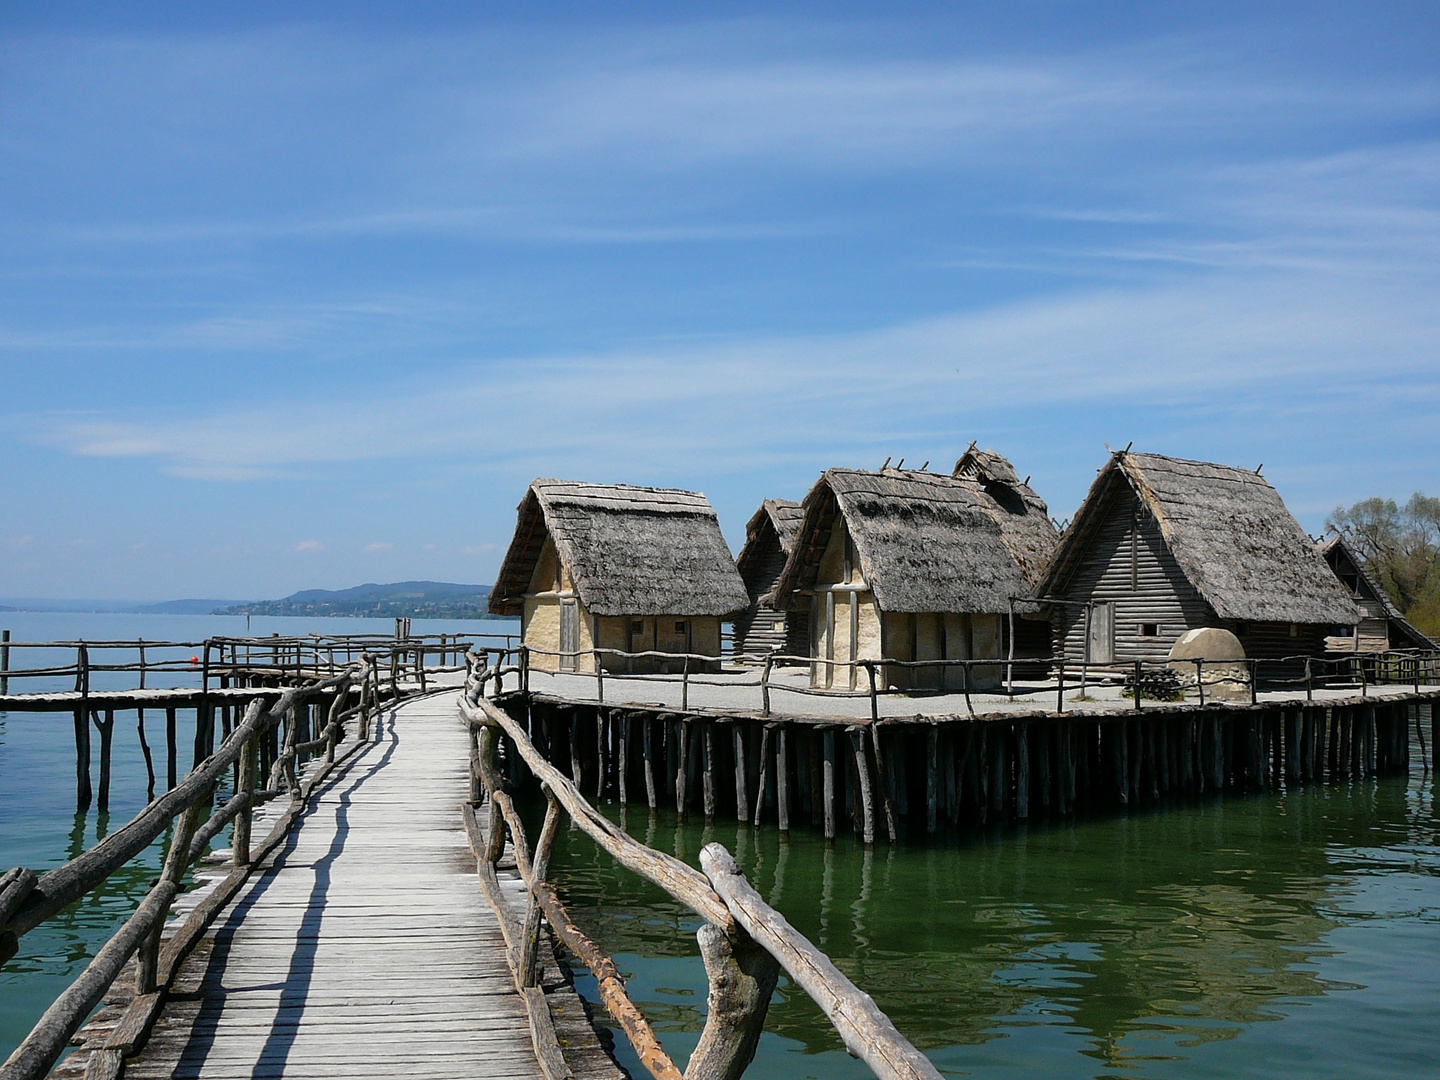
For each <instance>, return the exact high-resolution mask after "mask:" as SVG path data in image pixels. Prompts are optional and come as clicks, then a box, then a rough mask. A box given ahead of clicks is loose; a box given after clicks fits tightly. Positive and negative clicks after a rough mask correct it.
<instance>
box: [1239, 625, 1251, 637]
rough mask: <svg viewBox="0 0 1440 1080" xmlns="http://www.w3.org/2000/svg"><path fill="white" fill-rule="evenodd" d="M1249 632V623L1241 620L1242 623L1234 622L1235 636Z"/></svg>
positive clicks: (1242, 635)
mask: <svg viewBox="0 0 1440 1080" xmlns="http://www.w3.org/2000/svg"><path fill="white" fill-rule="evenodd" d="M1249 632H1250V624H1249V623H1243V622H1242V623H1236V624H1235V636H1236V637H1244V636H1245V635H1246V634H1248V633H1249Z"/></svg>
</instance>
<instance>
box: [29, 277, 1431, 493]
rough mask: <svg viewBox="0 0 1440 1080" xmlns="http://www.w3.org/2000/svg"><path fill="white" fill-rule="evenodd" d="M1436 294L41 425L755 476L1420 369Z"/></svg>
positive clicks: (79, 437) (162, 459)
mask: <svg viewBox="0 0 1440 1080" xmlns="http://www.w3.org/2000/svg"><path fill="white" fill-rule="evenodd" d="M1432 299H1433V298H1432V294H1431V291H1430V290H1429V288H1428V286H1426V285H1425V284H1423V283H1422V284H1417V285H1413V286H1408V287H1407V286H1405V285H1403V284H1397V283H1393V282H1384V283H1380V284H1379V285H1374V286H1371V287H1368V288H1357V287H1356V285H1355V283H1354V282H1351V281H1346V280H1340V279H1333V278H1324V277H1321V276H1318V275H1308V276H1289V277H1286V276H1270V277H1249V278H1246V279H1244V280H1206V281H1202V282H1197V283H1191V284H1186V285H1181V286H1173V287H1169V288H1162V289H1156V288H1150V289H1128V290H1122V289H1112V290H1105V291H1081V292H1075V293H1071V294H1069V295H1063V296H1058V297H1052V298H1048V299H1043V300H1035V301H1029V302H1024V303H1016V304H1010V305H1004V306H1000V307H997V308H995V309H993V310H988V311H982V312H978V313H967V314H955V315H949V316H944V317H939V318H930V319H924V320H919V321H915V322H910V323H905V324H901V325H897V326H894V327H890V328H887V329H883V330H878V331H870V332H864V333H856V334H846V335H819V336H808V337H784V338H765V339H753V340H748V341H743V342H727V343H725V344H720V345H708V346H707V345H695V346H689V347H676V348H671V349H665V350H653V351H633V352H616V351H610V352H603V353H594V354H586V355H571V356H559V357H550V358H543V359H522V358H516V359H515V360H514V361H512V362H509V363H496V362H490V363H486V364H483V365H472V366H462V367H459V368H455V369H452V370H451V371H449V372H448V373H446V374H445V375H444V376H443V377H438V378H437V379H436V384H435V385H434V386H430V387H427V386H424V385H423V384H419V383H415V384H409V385H402V386H396V385H394V384H388V385H385V386H383V387H378V388H377V392H376V393H374V394H373V395H368V396H366V395H356V394H354V393H353V392H352V393H349V394H347V395H345V397H344V399H343V400H339V401H335V402H334V404H333V408H332V409H330V410H328V411H326V412H325V413H324V414H322V415H320V416H316V415H314V413H313V411H312V410H310V409H309V408H308V407H301V406H280V407H276V408H269V409H264V410H234V411H226V410H215V409H211V410H207V411H206V412H205V413H204V414H203V415H198V416H193V417H185V418H174V417H165V416H153V415H152V416H147V417H146V418H145V419H144V420H135V419H129V418H126V417H124V416H117V415H106V414H92V415H73V414H66V413H52V414H45V415H32V416H29V417H27V418H25V419H24V420H23V421H22V422H21V427H22V430H23V431H24V433H25V435H26V437H27V438H28V439H30V440H32V441H37V442H41V443H45V444H48V445H53V446H57V447H60V448H62V449H64V450H66V451H67V452H69V453H72V454H77V455H82V456H94V457H130V458H149V459H152V460H155V461H156V462H157V463H159V464H160V465H161V467H162V468H164V469H166V470H167V471H170V472H173V473H175V474H177V475H181V476H189V477H196V478H202V479H212V480H247V479H252V478H255V477H264V476H279V475H286V474H291V473H293V472H295V470H297V469H311V468H317V467H319V468H323V467H324V466H326V465H328V464H334V463H339V462H347V461H364V460H375V459H380V458H391V457H411V456H423V455H426V454H437V453H451V452H457V451H463V452H467V453H474V454H478V455H479V460H482V461H488V462H491V463H499V462H509V463H514V462H517V461H526V462H531V463H534V464H535V466H536V467H540V466H542V465H548V464H553V463H559V462H563V463H567V464H570V463H573V462H576V461H580V460H583V461H586V462H587V463H588V464H589V467H590V468H594V469H621V468H624V467H626V466H631V465H634V464H635V463H637V462H641V461H645V462H654V461H656V460H665V461H667V462H668V463H669V467H671V468H674V469H684V468H686V467H691V466H693V465H695V464H696V463H697V462H699V461H700V460H702V459H703V460H704V461H705V462H706V465H707V467H714V466H715V465H716V464H717V462H724V461H729V462H732V463H734V464H736V465H739V464H744V463H748V462H751V461H753V460H755V459H760V458H766V457H770V456H773V455H777V454H778V455H784V454H785V453H787V452H788V451H790V450H792V449H793V448H794V447H795V446H797V445H801V444H805V443H807V442H812V441H815V440H823V441H824V442H826V443H827V444H829V445H832V446H835V447H836V449H837V451H842V450H843V449H844V448H849V449H858V448H860V447H865V446H870V445H875V444H877V443H878V442H883V441H884V440H885V439H893V438H895V437H897V436H900V435H901V434H903V433H905V432H908V431H913V430H915V429H917V428H922V429H923V428H924V427H926V426H932V427H933V426H937V425H947V424H954V423H956V422H957V421H959V420H960V419H962V418H964V417H965V416H967V415H968V416H974V415H976V414H978V413H979V412H981V411H983V410H986V409H993V408H1007V407H1013V406H1014V405H1015V404H1016V402H1017V400H1023V401H1024V402H1026V403H1027V404H1030V405H1036V404H1056V403H1060V404H1072V405H1075V406H1076V407H1083V406H1084V405H1085V404H1086V403H1087V402H1100V401H1110V400H1115V399H1117V398H1126V397H1129V398H1132V399H1135V400H1144V401H1146V402H1149V403H1151V404H1165V403H1170V404H1176V403H1181V404H1183V403H1184V402H1186V401H1193V400H1210V399H1213V398H1215V397H1216V396H1217V395H1224V396H1225V398H1226V399H1227V401H1229V402H1230V403H1231V404H1232V405H1233V404H1237V403H1243V402H1246V401H1263V400H1270V399H1272V398H1273V396H1274V395H1275V394H1276V393H1277V392H1283V393H1284V394H1285V395H1287V398H1288V399H1289V400H1292V401H1296V402H1304V401H1305V400H1307V398H1308V397H1309V396H1310V395H1312V394H1316V393H1334V392H1335V391H1336V390H1337V389H1338V388H1339V387H1342V386H1352V385H1358V384H1360V383H1362V382H1363V383H1365V384H1367V385H1370V386H1378V385H1382V384H1386V383H1387V382H1388V381H1392V380H1404V379H1407V378H1413V377H1415V376H1417V375H1422V374H1425V373H1426V372H1428V371H1429V370H1430V365H1431V364H1432V363H1433V358H1432V356H1431V353H1430V346H1431V345H1432V344H1433V342H1434V341H1435V340H1440V311H1437V309H1436V308H1435V306H1434V304H1433V303H1432ZM1361 356H1363V357H1364V358H1365V363H1364V365H1363V366H1358V365H1357V357H1361ZM499 401H503V402H505V408H503V409H495V408H493V404H494V403H495V402H499ZM762 401H763V402H769V403H771V404H770V405H769V406H766V407H763V408H758V409H757V402H762ZM771 409H778V410H780V411H782V412H783V413H784V415H785V423H783V424H776V423H774V422H773V418H772V416H771V415H770V411H771ZM857 415H863V416H865V417H866V418H867V422H866V424H865V425H863V426H862V427H861V428H860V429H858V430H857V429H856V428H855V426H854V425H847V424H837V423H836V418H837V417H842V416H857ZM479 416H484V418H485V422H484V423H483V424H477V422H476V418H477V417H479ZM379 431H383V432H384V433H385V435H384V437H383V438H376V437H375V434H374V433H375V432H379Z"/></svg>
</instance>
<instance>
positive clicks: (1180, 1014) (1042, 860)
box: [553, 769, 1440, 1078]
mask: <svg viewBox="0 0 1440 1080" xmlns="http://www.w3.org/2000/svg"><path fill="white" fill-rule="evenodd" d="M607 812H609V813H610V814H611V815H612V817H614V818H615V819H616V820H618V821H621V822H622V824H623V825H624V826H625V827H626V828H627V830H628V831H629V832H630V833H631V834H632V835H634V836H636V837H637V838H639V839H641V840H644V841H646V842H647V843H650V844H652V845H653V846H656V847H659V848H662V849H664V850H667V851H670V852H672V853H674V854H675V855H677V856H678V857H680V858H682V859H684V860H685V861H687V862H689V863H691V864H695V863H696V856H697V853H698V851H699V849H700V847H701V846H702V845H703V844H704V843H706V842H709V841H711V840H715V841H718V842H720V843H722V844H724V845H725V846H726V847H728V848H729V849H730V850H731V851H732V852H734V853H735V855H736V856H737V858H738V860H739V862H740V863H741V866H742V867H743V869H744V870H745V873H746V874H747V876H748V877H749V878H750V880H751V882H752V883H753V884H754V885H755V886H756V887H757V888H758V889H759V890H760V892H761V893H762V894H763V895H764V896H765V897H766V899H767V900H768V901H769V902H770V903H771V904H772V905H774V906H775V907H776V908H778V909H779V910H780V911H781V912H783V913H784V915H785V916H786V917H787V918H788V919H789V920H790V921H791V922H792V923H793V924H794V925H795V926H796V928H797V929H799V930H800V931H801V932H802V933H804V934H805V935H806V936H808V937H809V938H810V939H811V940H812V941H814V942H815V943H816V944H817V945H818V946H819V947H820V948H821V949H823V950H824V951H825V952H827V953H828V954H829V955H830V956H831V957H832V958H833V959H834V960H835V962H836V964H837V965H838V966H839V967H840V969H841V970H842V971H844V972H845V973H846V974H847V975H849V976H850V978H852V979H853V980H854V981H855V982H856V983H857V984H859V985H860V986H861V987H862V988H863V989H864V990H866V991H867V992H869V993H870V994H871V996H872V997H874V999H875V1001H876V1002H877V1003H878V1004H879V1006H880V1007H881V1008H882V1009H884V1010H885V1011H886V1012H887V1013H888V1014H889V1015H890V1017H891V1018H892V1019H893V1020H894V1021H895V1023H896V1025H897V1026H898V1027H899V1029H900V1030H901V1031H902V1032H903V1033H905V1034H906V1035H907V1036H908V1037H909V1038H910V1039H911V1040H912V1041H913V1042H914V1043H915V1044H916V1045H917V1046H919V1047H920V1048H921V1049H923V1050H924V1051H925V1052H926V1053H927V1054H928V1055H929V1057H930V1059H931V1060H932V1061H933V1062H934V1063H935V1064H936V1066H937V1067H938V1068H939V1069H940V1071H941V1072H942V1073H944V1074H945V1075H947V1076H977V1077H1006V1078H1010V1077H1021V1076H1045V1077H1047V1078H1068V1077H1096V1078H1100V1077H1105V1078H1110V1077H1145V1078H1159V1077H1211V1076H1214V1077H1248V1076H1255V1077H1262V1076H1263V1077H1288V1076H1295V1077H1307V1078H1311V1077H1318V1076H1334V1077H1370V1076H1374V1077H1387V1078H1389V1077H1395V1076H1423V1075H1440V1024H1437V1020H1440V847H1437V841H1436V825H1437V818H1436V814H1435V808H1434V803H1433V800H1432V788H1431V782H1430V779H1429V778H1428V777H1425V778H1421V777H1420V775H1419V771H1418V769H1417V771H1416V774H1415V775H1414V776H1413V777H1412V778H1411V779H1410V780H1409V781H1408V782H1407V781H1406V780H1405V779H1403V778H1394V779H1387V780H1381V781H1370V782H1366V783H1357V784H1354V785H1351V786H1336V787H1331V788H1326V789H1321V788H1312V789H1309V790H1304V791H1299V792H1294V793H1290V794H1285V795H1279V796H1269V797H1259V796H1257V797H1230V798H1225V799H1217V800H1212V801H1206V802H1203V803H1197V804H1190V805H1183V806H1172V807H1167V808H1165V809H1162V810H1157V811H1155V812H1151V813H1144V814H1138V815H1132V816H1129V817H1113V818H1104V819H1098V820H1089V821H1082V822H1077V823H1073V824H1062V825H1056V826H1047V827H1038V828H1037V827H1033V826H1032V827H1030V828H1029V829H1006V830H995V831H990V832H983V833H977V834H970V835H961V836H955V835H950V836H947V837H943V838H940V839H938V840H936V841H934V842H930V843H926V842H923V841H922V842H915V841H914V840H911V841H909V842H906V843H902V844H901V845H900V846H898V847H895V848H891V847H889V846H887V845H885V844H884V843H883V842H882V844H881V845H880V846H878V847H877V848H876V849H875V850H874V851H873V852H866V851H864V850H863V848H862V847H861V846H860V845H857V844H855V843H853V842H851V841H849V840H848V839H844V838H842V839H841V840H840V841H839V842H838V843H836V844H835V845H834V846H833V847H827V846H826V845H825V844H824V842H823V840H821V839H819V838H817V837H816V836H814V835H812V834H810V833H806V832H800V833H796V834H794V835H793V836H791V838H790V839H789V841H788V842H784V841H781V840H780V838H779V837H778V835H777V834H776V833H775V832H774V831H773V830H765V831H760V832H756V831H752V830H750V829H748V828H743V827H737V826H735V825H733V824H731V825H724V824H720V825H717V826H715V827H714V828H713V829H706V828H705V827H704V826H703V825H702V824H700V823H695V822H693V821H692V822H690V823H687V824H685V825H683V826H682V825H678V824H677V822H676V820H675V818H674V815H673V814H671V815H666V814H661V815H659V816H658V817H655V818H653V819H652V818H651V817H650V816H649V815H648V814H647V813H646V812H645V811H644V810H643V809H641V810H640V811H639V812H637V811H636V810H634V809H633V808H632V809H629V810H628V811H627V812H626V813H624V814H623V815H622V814H621V813H620V811H619V809H618V808H617V807H613V806H612V807H608V808H607ZM553 867H554V874H555V877H556V880H557V882H558V883H559V884H560V886H561V889H562V893H563V895H564V896H565V897H566V898H567V902H568V904H569V907H570V910H571V913H572V915H573V917H574V918H575V920H576V922H577V923H579V924H580V925H581V926H583V927H585V928H586V929H587V930H588V931H589V932H591V933H592V935H593V936H594V937H595V939H596V940H597V941H598V942H600V943H601V945H602V947H604V948H606V949H607V950H608V951H610V952H611V953H612V955H614V956H615V959H616V962H617V963H618V964H619V965H620V967H621V969H622V971H624V972H625V974H626V977H627V979H628V982H629V986H630V990H631V993H632V995H633V996H634V998H635V999H636V1002H637V1004H639V1005H640V1007H641V1009H642V1010H643V1011H644V1012H645V1013H646V1015H647V1016H649V1017H650V1018H651V1020H652V1022H654V1023H655V1025H656V1027H657V1029H658V1030H659V1031H660V1032H661V1037H662V1039H663V1040H664V1042H665V1045H666V1046H667V1048H668V1049H669V1050H670V1051H671V1053H672V1054H673V1055H674V1056H675V1057H676V1058H677V1060H679V1061H680V1062H682V1063H683V1061H684V1060H685V1057H686V1055H688V1053H689V1051H690V1049H691V1048H692V1047H693V1046H694V1043H695V1040H696V1038H697V1036H698V1033H699V1031H700V1028H701V1026H702V1024H703V1009H704V999H705V977H704V971H703V968H702V966H701V964H700V960H699V956H698V952H697V949H696V946H695V941H694V931H695V928H696V926H697V925H698V924H697V921H696V919H695V918H694V917H693V916H692V915H691V914H690V913H689V912H688V911H687V910H685V909H682V908H680V907H679V906H678V905H676V904H675V903H674V902H672V901H671V900H669V898H668V897H666V896H665V895H664V894H663V893H661V892H660V891H659V890H657V889H655V888H653V887H650V886H648V885H646V884H645V883H643V882H641V881H639V880H638V879H636V878H635V877H634V876H633V875H630V874H629V873H627V872H625V871H622V870H619V869H617V868H616V865H615V863H614V862H613V860H611V859H610V858H609V857H608V856H605V855H604V854H602V853H600V852H598V851H597V850H596V848H595V846H594V844H593V843H591V842H590V841H589V840H588V838H586V837H585V836H584V835H583V834H581V833H578V832H575V831H570V832H568V833H566V832H562V835H561V840H560V843H559V844H558V845H557V850H556V853H555V858H554V864H553ZM580 987H581V990H582V992H584V993H586V995H587V996H589V997H590V998H591V999H592V1000H594V997H595V995H594V991H593V983H591V982H590V980H588V979H584V978H582V979H580ZM601 1015H603V1012H602V1013H601ZM616 1041H617V1046H618V1047H619V1049H620V1052H621V1056H622V1060H623V1061H624V1062H625V1064H626V1065H627V1066H628V1067H629V1068H630V1070H631V1072H632V1074H634V1075H637V1076H639V1075H644V1073H643V1070H641V1069H640V1067H639V1066H638V1063H636V1062H635V1060H634V1058H633V1055H632V1054H630V1053H629V1047H628V1044H627V1043H626V1042H625V1040H624V1037H623V1035H620V1034H619V1033H618V1032H617V1035H616ZM749 1075H753V1076H759V1077H777V1078H788V1077H849V1076H857V1077H858V1076H869V1075H870V1073H869V1072H868V1070H867V1069H866V1068H865V1067H864V1066H863V1065H862V1064H861V1063H859V1062H858V1061H854V1060H852V1059H850V1058H849V1057H848V1056H847V1055H846V1054H845V1052H844V1050H843V1048H842V1047H841V1045H840V1043H839V1040H838V1038H837V1037H836V1036H835V1034H834V1032H833V1030H832V1029H831V1027H830V1025H829V1023H828V1021H827V1020H826V1019H825V1018H824V1016H823V1015H822V1014H821V1013H820V1011H819V1009H818V1008H816V1006H815V1005H814V1004H813V1003H812V1002H811V1001H810V1000H809V998H808V997H807V996H806V995H805V994H804V993H803V992H801V991H799V990H797V989H796V988H794V987H793V986H790V985H789V984H788V983H787V982H786V981H784V979H783V978H782V981H781V985H780V988H779V990H778V992H777V995H776V998H775V1000H774V1002H773V1003H772V1005H771V1009H770V1014H769V1018H768V1021H767V1024H766V1034H765V1037H764V1040H763V1041H762V1044H761V1047H760V1051H759V1054H758V1057H757V1059H756V1063H755V1065H753V1066H752V1068H751V1071H750V1073H749Z"/></svg>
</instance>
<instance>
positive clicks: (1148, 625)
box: [1140, 622, 1160, 637]
mask: <svg viewBox="0 0 1440 1080" xmlns="http://www.w3.org/2000/svg"><path fill="white" fill-rule="evenodd" d="M1140 636H1141V637H1159V636H1160V624H1159V623H1154V622H1142V623H1141V624H1140Z"/></svg>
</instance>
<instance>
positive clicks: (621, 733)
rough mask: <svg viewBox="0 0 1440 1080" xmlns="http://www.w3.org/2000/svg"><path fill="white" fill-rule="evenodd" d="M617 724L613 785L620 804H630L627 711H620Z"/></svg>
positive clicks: (628, 723)
mask: <svg viewBox="0 0 1440 1080" xmlns="http://www.w3.org/2000/svg"><path fill="white" fill-rule="evenodd" d="M619 720H620V722H619V724H617V725H616V727H617V729H618V730H617V731H616V733H615V739H616V744H615V786H616V788H618V789H619V791H618V793H619V796H620V805H621V806H628V805H630V790H629V777H628V776H627V775H626V774H628V773H629V771H630V716H629V714H628V713H621V714H620V717H619Z"/></svg>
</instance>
